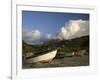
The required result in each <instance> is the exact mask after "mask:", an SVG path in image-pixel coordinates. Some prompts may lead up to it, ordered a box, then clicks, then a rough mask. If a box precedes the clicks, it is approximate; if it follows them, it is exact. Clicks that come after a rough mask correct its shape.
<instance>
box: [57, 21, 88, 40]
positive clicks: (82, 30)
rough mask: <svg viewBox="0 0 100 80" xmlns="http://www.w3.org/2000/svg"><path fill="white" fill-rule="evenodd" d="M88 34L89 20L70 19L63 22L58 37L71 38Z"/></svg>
mask: <svg viewBox="0 0 100 80" xmlns="http://www.w3.org/2000/svg"><path fill="white" fill-rule="evenodd" d="M85 35H89V21H86V20H70V21H69V22H68V23H65V26H63V27H62V28H61V30H60V33H59V35H58V38H59V39H61V40H62V39H72V38H76V37H81V36H85Z"/></svg>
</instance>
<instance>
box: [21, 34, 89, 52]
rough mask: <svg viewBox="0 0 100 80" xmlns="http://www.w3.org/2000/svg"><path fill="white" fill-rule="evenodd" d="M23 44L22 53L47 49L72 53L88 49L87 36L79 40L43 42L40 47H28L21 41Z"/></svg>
mask: <svg viewBox="0 0 100 80" xmlns="http://www.w3.org/2000/svg"><path fill="white" fill-rule="evenodd" d="M22 42H23V43H22V44H23V53H27V52H34V51H35V52H36V51H41V50H42V51H44V50H48V49H58V51H63V52H64V51H66V52H72V51H75V50H81V49H89V36H83V37H79V38H74V39H70V40H58V39H55V40H53V39H52V40H45V41H44V42H43V44H40V45H36V44H35V45H29V44H27V43H25V42H24V41H22Z"/></svg>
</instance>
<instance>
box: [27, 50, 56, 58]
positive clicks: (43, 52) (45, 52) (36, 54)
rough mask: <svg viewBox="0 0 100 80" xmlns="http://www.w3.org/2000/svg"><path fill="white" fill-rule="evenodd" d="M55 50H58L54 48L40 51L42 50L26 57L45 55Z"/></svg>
mask: <svg viewBox="0 0 100 80" xmlns="http://www.w3.org/2000/svg"><path fill="white" fill-rule="evenodd" d="M55 50H57V49H54V50H46V51H40V52H37V53H35V55H32V56H29V57H26V59H30V58H34V57H38V56H42V55H44V54H47V53H48V52H52V51H55Z"/></svg>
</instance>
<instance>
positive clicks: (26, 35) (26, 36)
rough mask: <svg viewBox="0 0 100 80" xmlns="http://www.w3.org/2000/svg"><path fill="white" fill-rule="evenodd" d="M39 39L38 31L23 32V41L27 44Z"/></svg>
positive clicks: (39, 33)
mask: <svg viewBox="0 0 100 80" xmlns="http://www.w3.org/2000/svg"><path fill="white" fill-rule="evenodd" d="M40 37H41V32H40V31H39V30H32V31H29V32H28V31H26V32H25V31H24V32H23V40H24V41H25V42H27V43H31V42H32V41H35V40H37V39H39V38H40Z"/></svg>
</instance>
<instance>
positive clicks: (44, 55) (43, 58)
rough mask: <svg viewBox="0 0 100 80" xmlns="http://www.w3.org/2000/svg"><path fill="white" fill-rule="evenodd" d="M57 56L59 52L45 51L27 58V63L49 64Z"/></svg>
mask: <svg viewBox="0 0 100 80" xmlns="http://www.w3.org/2000/svg"><path fill="white" fill-rule="evenodd" d="M56 54H57V50H52V51H44V52H40V53H39V54H36V56H35V55H32V56H30V57H27V58H26V63H36V62H48V61H50V60H52V59H53V58H54V57H55V56H56Z"/></svg>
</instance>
